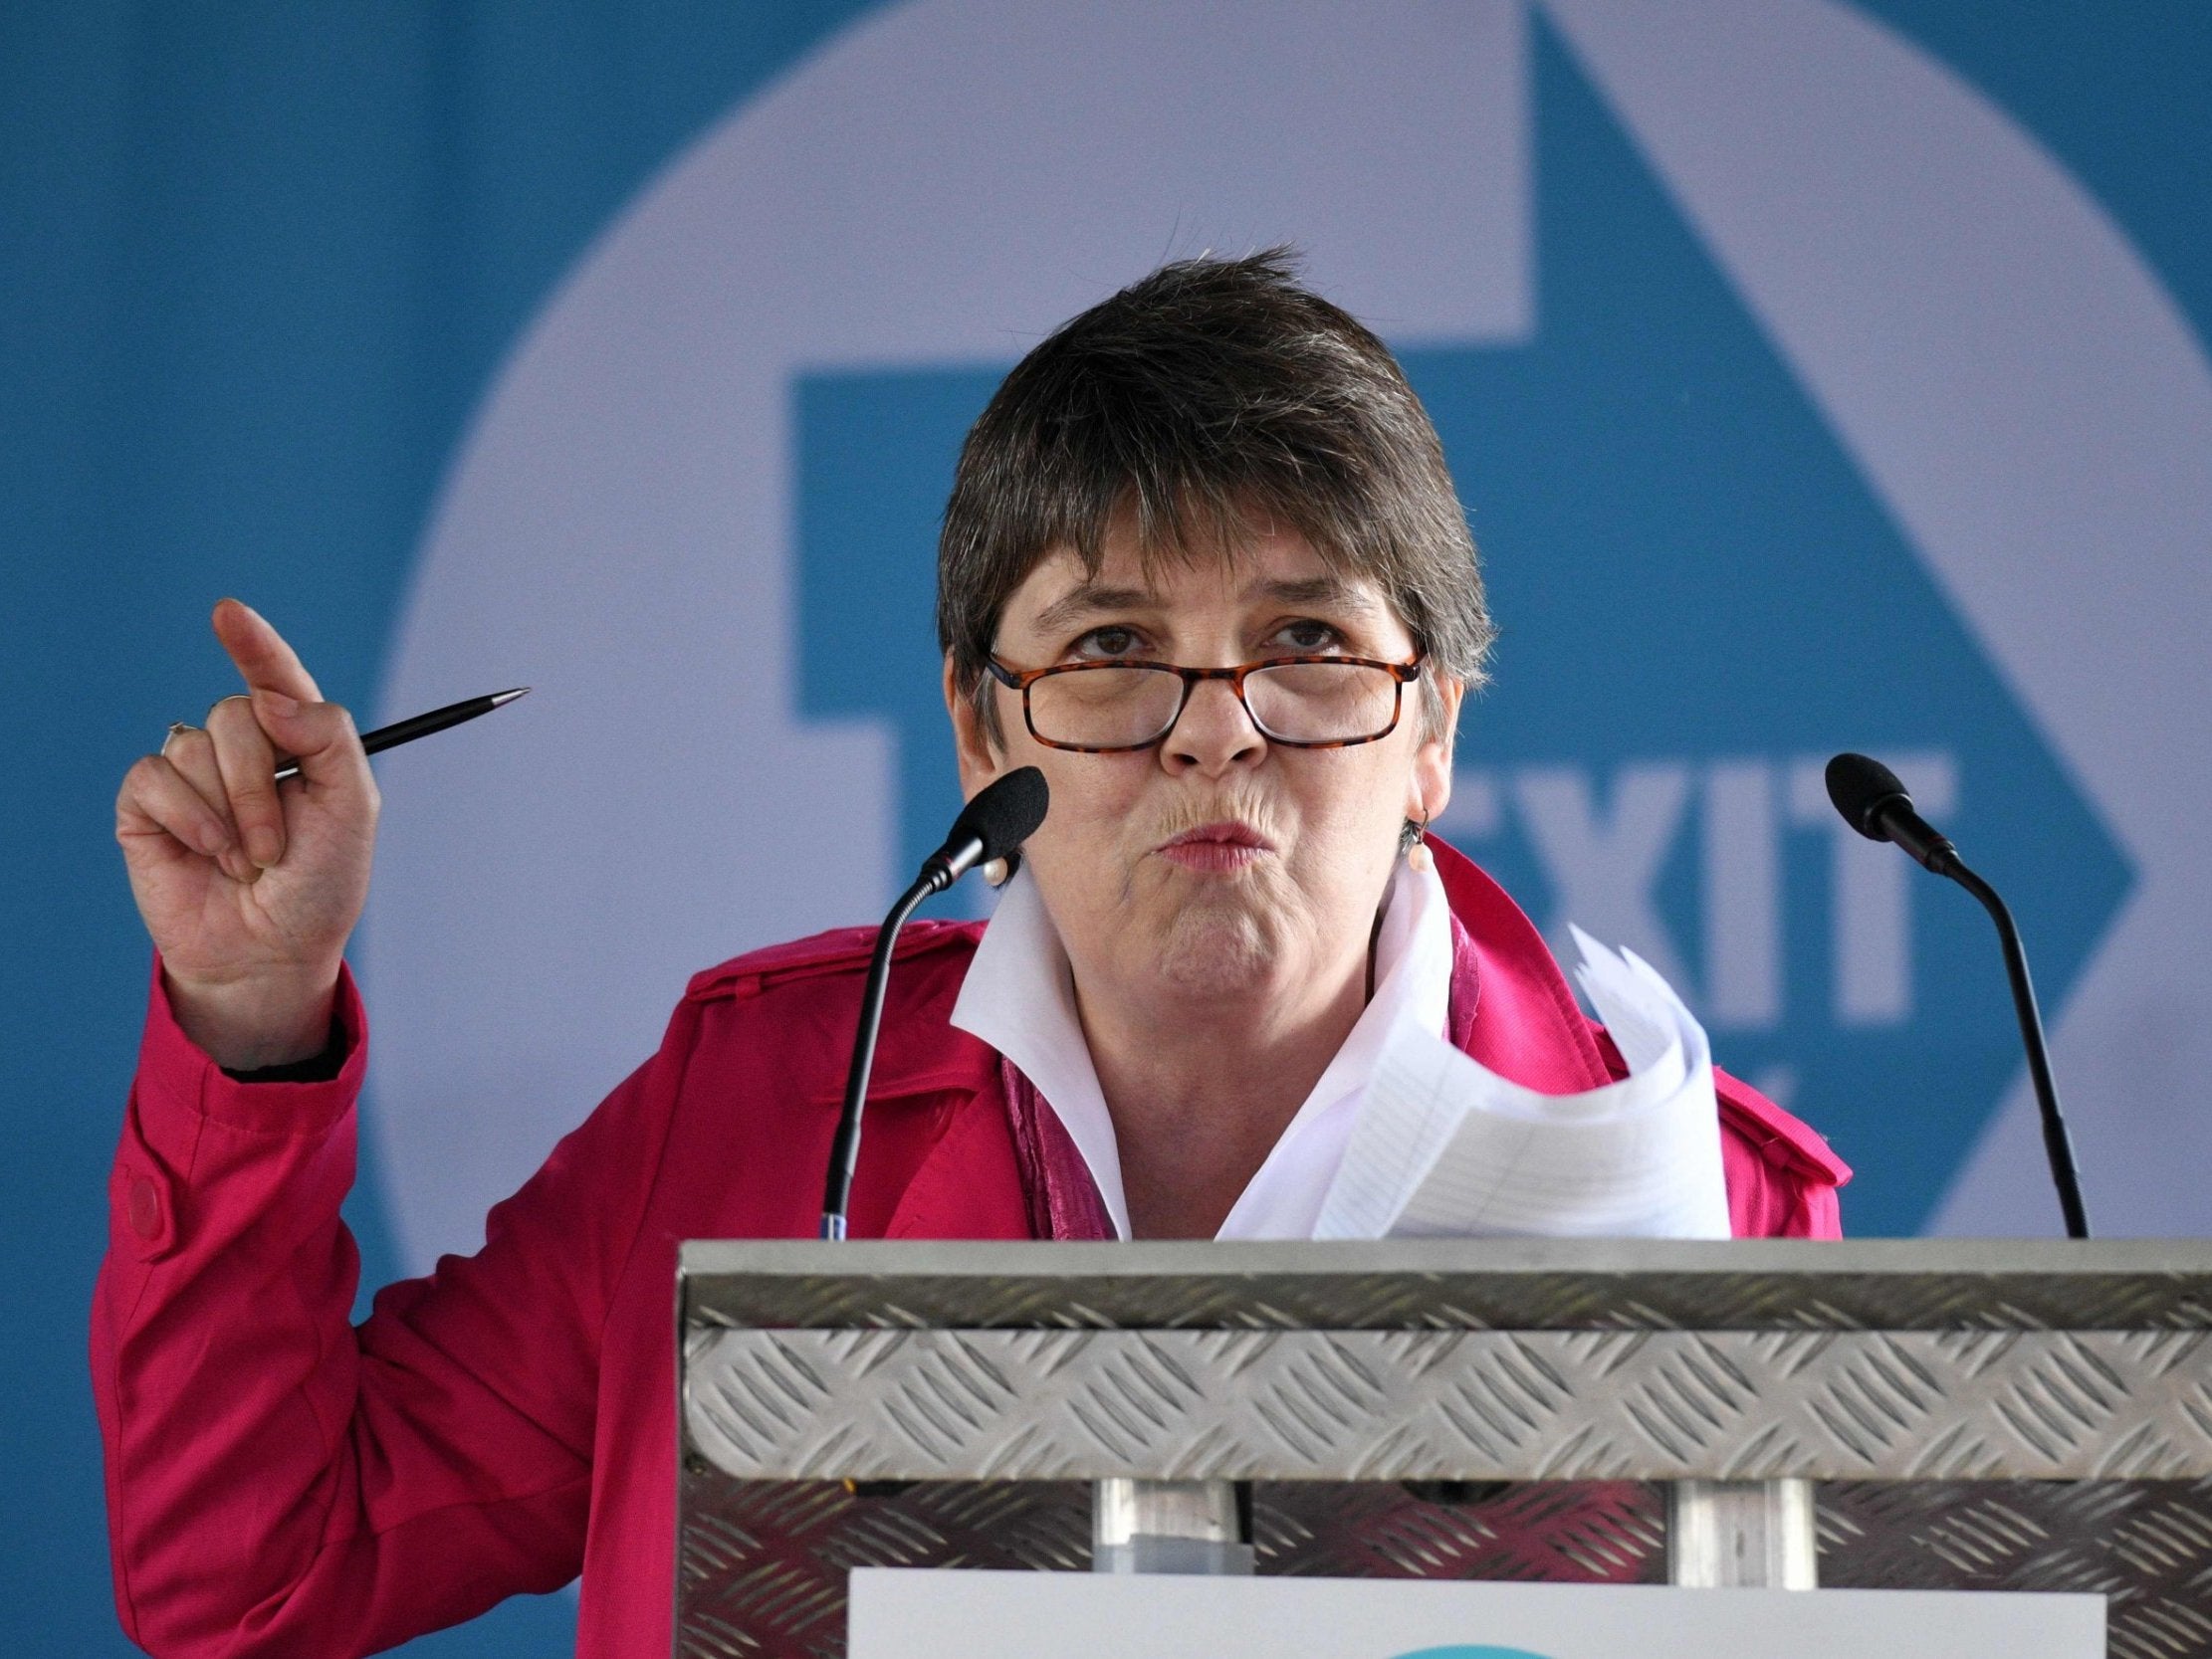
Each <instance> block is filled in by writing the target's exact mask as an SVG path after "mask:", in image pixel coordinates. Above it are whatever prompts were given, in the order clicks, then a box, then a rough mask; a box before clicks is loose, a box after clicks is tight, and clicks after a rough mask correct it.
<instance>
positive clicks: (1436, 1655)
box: [1392, 1642, 1549, 1659]
mask: <svg viewBox="0 0 2212 1659" xmlns="http://www.w3.org/2000/svg"><path fill="white" fill-rule="evenodd" d="M1392 1659H1549V1656H1548V1655H1546V1654H1542V1653H1531V1652H1529V1651H1528V1649H1527V1648H1525V1647H1490V1646H1488V1645H1486V1644H1484V1645H1478V1646H1469V1645H1467V1644H1466V1643H1464V1642H1456V1643H1454V1644H1452V1645H1451V1646H1450V1647H1423V1648H1416V1649H1415V1650H1414V1651H1413V1652H1411V1653H1400V1654H1394V1655H1393V1656H1392Z"/></svg>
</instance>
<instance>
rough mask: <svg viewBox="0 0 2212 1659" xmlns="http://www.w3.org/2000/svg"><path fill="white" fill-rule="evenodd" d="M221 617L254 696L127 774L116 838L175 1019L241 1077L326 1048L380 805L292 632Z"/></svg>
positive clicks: (220, 634) (225, 640)
mask: <svg viewBox="0 0 2212 1659" xmlns="http://www.w3.org/2000/svg"><path fill="white" fill-rule="evenodd" d="M214 621H215V636H216V638H217V639H219V640H220V641H222V645H223V649H224V650H225V651H227V652H228V653H230V659H231V661H232V662H234V663H236V664H237V665H238V672H239V674H240V675H241V676H243V677H244V679H245V682H246V692H245V694H244V695H241V696H233V697H227V698H225V699H224V700H223V701H222V702H220V703H218V704H216V705H215V707H214V708H213V709H211V710H209V711H208V713H207V719H206V726H205V729H199V728H189V729H186V730H182V731H179V732H177V733H175V734H174V735H173V736H171V737H170V738H169V740H168V741H167V742H166V743H165V744H164V745H163V752H161V753H159V754H149V755H146V756H145V757H144V758H142V759H140V760H139V761H138V762H137V763H136V764H135V765H133V766H132V767H131V768H130V770H129V771H128V772H127V773H125V774H124V776H123V781H122V791H121V793H120V794H119V795H117V796H116V798H115V839H116V840H117V841H119V842H121V843H122V851H123V862H124V863H125V864H126V865H127V866H128V867H129V871H130V890H131V892H132V894H133V895H134V896H135V897H136V899H137V901H138V914H139V915H140V916H141V917H143V918H144V919H145V924H146V931H147V932H148V933H151V934H152V935H153V942H154V945H155V947H156V948H157V949H159V950H160V952H161V962H162V967H163V970H164V974H165V977H166V980H167V983H168V990H169V997H170V1001H171V1004H172V1006H173V1007H174V1008H175V1010H176V1015H177V1019H178V1021H179V1023H181V1024H182V1025H183V1027H184V1030H185V1033H186V1034H187V1035H188V1036H190V1037H191V1038H192V1040H193V1041H194V1042H196V1043H198V1044H199V1045H200V1047H202V1048H203V1049H205V1050H206V1051H207V1052H208V1054H210V1055H211V1056H213V1058H214V1059H215V1060H216V1062H217V1063H218V1064H220V1065H223V1066H226V1067H229V1068H230V1069H232V1070H234V1071H239V1070H247V1069H251V1068H255V1067H261V1066H273V1065H281V1064H283V1063H285V1062H287V1061H292V1060H303V1059H307V1058H308V1057H310V1056H312V1055H315V1054H319V1053H321V1052H322V1050H323V1048H324V1046H325V1044H326V1042H327V1040H328V1038H329V1034H330V1019H331V1003H332V994H333V993H334V991H335V989H336V986H337V973H338V960H339V958H340V956H342V955H343V953H344V950H345V940H346V937H347V935H349V934H350V933H352V931H353V924H354V923H355V922H357V921H358V920H359V919H360V914H361V906H362V904H363V902H364V901H365V900H366V899H367V897H368V871H369V861H370V857H371V854H372V853H373V851H374V848H375V844H376V813H377V805H378V801H377V794H376V781H375V779H374V778H373V777H371V776H370V774H369V770H368V757H367V755H366V754H364V753H363V752H362V751H361V742H360V738H359V736H358V735H357V734H356V733H355V732H354V729H353V721H352V717H351V716H349V715H347V714H346V712H345V711H344V710H343V709H341V708H339V707H338V706H337V705H336V704H334V703H325V702H324V701H323V694H322V692H321V691H319V690H318V689H317V687H316V684H315V680H314V678H313V677H312V676H310V675H309V673H308V671H307V670H306V669H305V668H304V667H302V666H301V663H300V659H299V657H298V656H297V655H295V654H294V652H293V649H292V647H291V646H289V645H287V644H286V643H285V642H284V639H283V636H281V635H280V634H279V633H278V632H277V630H276V629H274V628H272V627H270V626H269V624H268V623H267V622H266V621H264V620H263V619H262V618H261V617H260V616H259V615H257V614H256V613H255V612H254V611H252V610H250V609H248V608H247V607H246V606H244V605H242V604H240V603H239V602H238V601H237V600H235V599H225V600H224V601H223V602H222V603H221V604H219V605H217V606H216V607H215V618H214ZM284 755H290V756H292V757H294V758H295V759H297V760H298V761H299V763H300V776H299V778H298V779H297V780H292V781H287V782H285V783H283V784H279V783H277V782H276V781H275V773H276V769H277V766H278V764H279V763H280V757H281V756H284Z"/></svg>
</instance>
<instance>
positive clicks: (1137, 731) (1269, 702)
mask: <svg viewBox="0 0 2212 1659" xmlns="http://www.w3.org/2000/svg"><path fill="white" fill-rule="evenodd" d="M987 663H988V666H989V668H990V670H991V676H992V678H993V679H995V680H996V681H997V682H998V683H999V684H1000V685H1001V686H1004V687H1006V688H1007V689H1009V690H1011V691H1017V692H1019V693H1020V694H1021V718H1022V720H1023V721H1024V722H1026V723H1027V725H1028V727H1029V735H1030V736H1032V737H1034V738H1035V739H1036V740H1037V741H1038V742H1040V743H1042V744H1044V745H1045V747H1047V748H1069V749H1075V750H1078V751H1079V752H1081V753H1084V754H1119V753H1122V752H1124V751H1126V750H1129V749H1140V748H1150V747H1152V745H1153V744H1154V743H1157V742H1159V741H1160V739H1161V738H1163V737H1165V736H1166V735H1167V734H1168V733H1169V732H1170V731H1173V730H1174V729H1175V723H1176V722H1177V721H1179V720H1181V719H1182V718H1183V710H1184V707H1185V705H1187V704H1188V703H1189V702H1190V701H1191V692H1192V690H1193V688H1195V687H1196V686H1197V685H1198V684H1199V682H1200V681H1202V680H1226V681H1227V682H1228V686H1229V690H1230V691H1231V692H1233V693H1235V695H1236V700H1237V702H1239V703H1241V704H1242V705H1243V706H1244V713H1245V714H1247V715H1249V716H1250V717H1251V722H1252V725H1253V726H1257V727H1258V728H1259V730H1260V733H1261V734H1262V735H1263V736H1265V737H1266V738H1267V739H1268V740H1269V741H1270V742H1276V743H1284V744H1287V745H1288V746H1290V747H1292V748H1350V747H1351V746H1352V745H1353V744H1355V743H1372V742H1374V741H1375V740H1376V739H1377V738H1378V737H1387V736H1389V735H1390V734H1391V732H1392V731H1393V730H1395V729H1396V728H1397V726H1398V714H1399V708H1400V705H1401V704H1402V703H1403V702H1404V699H1405V692H1406V688H1407V687H1408V686H1410V685H1412V684H1413V683H1414V682H1415V681H1416V680H1419V679H1420V678H1421V659H1420V658H1419V657H1416V658H1415V659H1414V660H1413V661H1412V662H1410V663H1383V662H1376V661H1373V660H1371V659H1369V658H1366V657H1270V658H1268V659H1267V660H1266V661H1265V662H1259V663H1246V664H1244V665H1243V666H1242V667H1241V668H1179V667H1177V666H1176V665H1175V664H1174V663H1140V662H1132V661H1130V660H1128V659H1127V658H1119V659H1116V660H1114V661H1111V662H1096V663H1055V664H1054V665H1053V666H1052V667H1050V668H1030V669H1012V668H1008V667H1006V665H1005V664H1003V663H1001V662H999V661H998V660H997V659H996V658H995V657H994V658H990V659H987Z"/></svg>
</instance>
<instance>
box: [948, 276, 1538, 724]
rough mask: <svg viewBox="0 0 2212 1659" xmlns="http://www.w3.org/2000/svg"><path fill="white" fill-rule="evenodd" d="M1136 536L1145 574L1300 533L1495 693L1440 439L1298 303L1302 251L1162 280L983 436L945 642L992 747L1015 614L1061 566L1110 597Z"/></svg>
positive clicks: (1381, 360)
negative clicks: (1049, 566)
mask: <svg viewBox="0 0 2212 1659" xmlns="http://www.w3.org/2000/svg"><path fill="white" fill-rule="evenodd" d="M1125 515H1126V516H1127V518H1128V520H1129V521H1130V522H1131V523H1132V524H1133V526H1134V528H1135V531H1136V536H1137V543H1138V546H1139V547H1140V548H1141V549H1142V551H1143V553H1144V556H1145V557H1146V558H1147V559H1148V560H1151V559H1155V558H1182V559H1189V558H1197V557H1202V556H1208V555H1212V554H1226V553H1228V552H1229V551H1231V550H1232V549H1233V548H1234V546H1235V545H1236V544H1237V543H1238V541H1239V540H1240V539H1241V538H1242V536H1243V535H1244V534H1245V533H1246V532H1248V531H1249V529H1250V528H1251V527H1252V526H1254V525H1271V526H1276V527H1287V528H1290V529H1294V530H1296V531H1297V532H1298V533H1299V534H1300V535H1302V536H1303V537H1304V538H1305V539H1306V540H1307V541H1308V542H1309V543H1310V544H1311V545H1312V546H1313V548H1314V549H1315V551H1317V552H1318V553H1320V555H1321V556H1322V557H1323V558H1324V559H1325V560H1327V561H1328V562H1329V563H1330V565H1331V566H1332V567H1333V568H1334V569H1336V570H1337V571H1338V572H1339V573H1340V574H1352V575H1361V576H1366V577H1368V578H1371V579H1372V580H1374V581H1375V582H1376V584H1377V585H1378V586H1379V587H1380V588H1381V589H1382V590H1383V593H1384V595H1385V596H1386V598H1387V599H1388V600H1389V602H1390V604H1391V605H1392V607H1393V608H1394V609H1395V610H1396V611H1397V613H1398V615H1399V618H1400V620H1401V621H1403V622H1404V623H1405V624H1406V626H1407V629H1408V630H1409V631H1410V632H1411V633H1412V634H1413V636H1414V640H1415V643H1416V644H1417V646H1418V647H1419V648H1420V649H1421V650H1422V651H1423V652H1424V653H1425V656H1426V667H1427V668H1428V669H1429V670H1430V671H1432V672H1433V673H1434V674H1439V675H1442V676H1446V677H1449V678H1451V679H1455V680H1458V681H1460V682H1462V683H1463V684H1464V685H1465V686H1466V688H1467V690H1468V691H1469V692H1472V691H1474V690H1476V689H1478V688H1479V687H1480V686H1481V685H1482V683H1483V681H1484V679H1485V678H1486V676H1485V672H1484V668H1485V664H1486V662H1487V660H1488V657H1489V652H1490V646H1491V643H1492V641H1493V639H1494V638H1495V635H1496V630H1495V629H1494V628H1493V627H1492V625H1491V622H1490V615H1489V610H1488V608H1487V606H1486V605H1485V603H1484V600H1483V593H1482V576H1481V570H1480V567H1479V564H1478V562H1477V557H1476V553H1475V547H1474V538H1473V536H1472V535H1471V534H1470V533H1469V531H1468V528H1467V518H1466V513H1465V511H1464V509H1462V508H1461V507H1460V505H1459V498H1458V493H1457V492H1456V491H1455V490H1454V489H1453V487H1452V483H1451V475H1450V473H1449V471H1448V470H1447V469H1446V468H1445V466H1444V458H1443V446H1442V445H1441V443H1439V442H1438V438H1437V429H1436V426H1435V424H1434V423H1432V422H1431V420H1430V419H1429V412H1428V410H1426V409H1425V408H1423V407H1422V403H1421V399H1420V398H1418V397H1416V396H1415V395H1414V389H1413V387H1412V386H1411V385H1410V384H1408V382H1407V380H1406V375H1405V372H1404V370H1402V369H1401V368H1400V367H1399V365H1398V361H1397V359H1396V358H1395V357H1393V356H1392V355H1391V353H1390V349H1389V347H1387V346H1386V345H1384V344H1383V342H1382V341H1381V340H1380V339H1378V338H1377V337H1376V336H1375V334H1374V333H1372V332H1371V331H1370V330H1369V329H1367V328H1366V327H1364V326H1363V325H1362V324H1361V323H1360V322H1358V321H1357V320H1356V319H1355V318H1353V317H1352V316H1351V314H1350V313H1348V312H1346V311H1343V310H1341V309H1340V308H1338V307H1336V306H1333V305H1331V304H1330V303H1329V302H1328V301H1326V300H1323V299H1321V298H1320V297H1319V296H1318V295H1315V294H1313V293H1311V292H1310V291H1308V290H1307V289H1305V288H1303V287H1301V286H1300V285H1299V283H1298V281H1297V259H1296V256H1295V255H1294V254H1293V253H1292V251H1291V250H1289V249H1287V248H1272V249H1269V250H1267V251H1265V252H1263V253H1258V254H1253V255H1250V256H1248V257H1246V258H1243V259H1214V258H1205V259H1189V260H1179V261H1177V262H1176V263H1174V264H1172V265H1165V266H1162V267H1161V268H1160V269H1159V270H1157V271H1155V272H1153V273H1152V274H1151V275H1150V276H1148V277H1146V278H1144V279H1143V280H1141V281H1139V282H1137V283H1134V284H1132V285H1131V286H1130V287H1128V288H1125V289H1123V290H1122V291H1121V292H1120V293H1119V294H1116V295H1114V296H1113V297H1112V298H1111V299H1108V300H1105V301H1102V302H1100V303H1099V304H1098V305H1096V306H1093V307H1092V308H1091V309H1090V310H1089V311H1084V312H1083V313H1082V314H1080V315H1079V316H1076V317H1074V318H1072V319H1071V320H1070V321H1068V322H1066V323H1064V324H1062V325H1061V326H1060V327H1059V328H1058V329H1057V330H1055V331H1054V332H1053V333H1052V334H1051V335H1049V336H1048V337H1047V338H1046V339H1044V340H1043V341H1042V342H1040V343H1039V344H1038V345H1037V346H1036V347H1035V348H1034V349H1032V350H1031V351H1030V352H1029V354H1028V355H1027V356H1025V357H1023V358H1022V359H1021V361H1020V362H1019V363H1018V364H1016V365H1015V366H1014V369H1013V371H1012V372H1011V373H1010V374H1008V375H1007V376H1006V378H1005V380H1004V381H1003V382H1001V383H1000V385H999V387H998V390H997V391H996V392H995V394H994V395H993V397H992V399H991V403H990V405H989V406H988V407H987V408H986V409H985V410H984V412H983V415H982V417H981V418H980V419H979V420H978V421H977V422H976V424H975V427H974V428H973V429H972V430H971V431H970V432H969V434H968V439H967V442H966V443H964V444H963V445H962V446H961V454H960V465H959V468H958V470H957V472H956V473H955V475H954V479H953V494H952V498H951V500H950V501H949V502H947V504H946V507H945V522H944V530H943V533H942V535H941V536H940V538H939V542H938V561H937V637H938V643H939V645H940V647H941V648H942V649H943V651H944V652H945V654H946V656H947V658H948V659H949V660H950V661H951V663H952V668H953V677H954V684H955V686H956V687H957V688H958V689H959V690H960V691H961V692H962V693H964V694H965V695H967V696H969V697H970V698H972V699H973V700H974V701H975V703H976V705H977V708H978V709H979V711H980V712H981V714H982V715H983V717H984V719H985V722H986V728H987V729H988V730H990V731H991V732H992V733H993V735H994V736H995V735H996V734H997V726H996V724H995V720H994V719H993V713H994V711H993V707H992V703H991V699H990V695H989V690H988V687H989V680H988V677H987V672H986V665H987V662H988V659H989V657H990V654H991V651H992V649H993V643H994V641H995V638H996V636H997V631H998V624H999V620H1000V618H1001V616H1002V615H1003V613H1004V610H1005V607H1006V602H1007V600H1008V599H1010V598H1011V597H1012V595H1013V592H1014V590H1015V589H1016V588H1018V587H1019V586H1020V585H1021V583H1022V582H1023V581H1024V580H1026V579H1027V578H1028V575H1029V573H1030V571H1032V570H1034V569H1035V568H1036V566H1037V564H1038V563H1039V561H1041V560H1042V559H1043V558H1045V557H1046V556H1047V555H1048V554H1050V553H1052V552H1055V551H1058V550H1060V549H1063V548H1064V549H1068V550H1071V551H1073V552H1074V553H1075V554H1076V556H1077V557H1079V558H1080V559H1081V560H1082V561H1083V563H1084V565H1085V567H1086V568H1087V570H1088V572H1089V573H1090V574H1091V575H1093V576H1095V575H1096V574H1097V572H1098V568H1099V564H1100V562H1101V560H1102V559H1103V557H1104V543H1105V539H1106V535H1107V532H1108V528H1109V526H1110V525H1111V524H1113V523H1114V522H1115V520H1116V519H1117V518H1120V517H1122V516H1125ZM1424 685H1425V688H1426V689H1427V691H1428V693H1429V696H1428V698H1427V700H1426V702H1427V706H1428V709H1429V711H1430V714H1431V716H1432V717H1434V716H1435V714H1436V713H1437V712H1438V710H1439V709H1440V707H1441V705H1440V700H1439V699H1438V698H1437V696H1436V692H1435V686H1434V684H1433V682H1432V680H1431V678H1430V676H1429V675H1425V676H1424Z"/></svg>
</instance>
